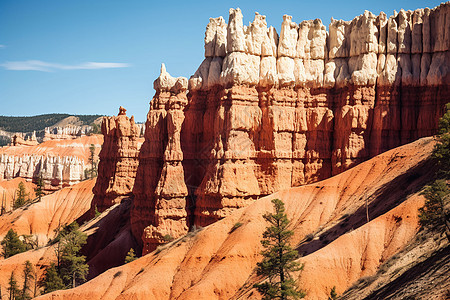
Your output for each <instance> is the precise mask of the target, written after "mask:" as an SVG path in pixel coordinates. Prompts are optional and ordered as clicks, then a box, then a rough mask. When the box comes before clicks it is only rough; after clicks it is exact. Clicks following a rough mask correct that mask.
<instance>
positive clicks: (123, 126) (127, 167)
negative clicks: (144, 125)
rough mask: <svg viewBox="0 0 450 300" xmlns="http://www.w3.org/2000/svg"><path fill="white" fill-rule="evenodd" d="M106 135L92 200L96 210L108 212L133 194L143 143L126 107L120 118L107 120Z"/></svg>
mask: <svg viewBox="0 0 450 300" xmlns="http://www.w3.org/2000/svg"><path fill="white" fill-rule="evenodd" d="M102 133H103V138H104V143H103V146H102V150H101V151H100V154H99V158H100V162H99V165H98V174H99V175H98V177H97V181H96V183H95V186H94V189H93V193H94V194H95V197H94V199H93V201H92V209H98V211H104V210H105V209H106V208H108V207H110V206H111V205H113V204H114V203H120V201H121V200H122V199H123V198H124V197H127V196H130V195H131V191H132V189H133V186H134V179H135V177H136V170H137V166H138V160H137V158H138V153H139V148H140V146H141V144H142V141H141V140H140V139H139V135H140V130H139V128H138V127H137V126H136V124H135V123H134V117H133V116H132V117H131V119H130V118H128V117H127V116H126V109H125V108H123V107H120V109H119V115H118V116H117V117H103V121H102Z"/></svg>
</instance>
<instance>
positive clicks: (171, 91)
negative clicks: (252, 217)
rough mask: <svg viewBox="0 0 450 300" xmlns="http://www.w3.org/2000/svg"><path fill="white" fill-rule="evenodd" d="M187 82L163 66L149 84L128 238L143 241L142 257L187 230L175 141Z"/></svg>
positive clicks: (182, 177) (183, 184) (184, 190)
mask: <svg viewBox="0 0 450 300" xmlns="http://www.w3.org/2000/svg"><path fill="white" fill-rule="evenodd" d="M187 84H188V81H187V79H186V78H183V77H178V78H174V77H172V76H170V74H169V73H167V71H166V68H165V66H164V64H163V65H162V66H161V74H160V76H159V78H158V79H156V80H155V82H154V84H153V86H154V88H155V90H156V94H155V96H154V97H153V99H152V101H151V102H150V106H151V107H150V111H149V113H148V115H147V122H146V130H145V142H144V143H143V145H142V147H141V150H140V154H139V169H138V173H137V177H136V182H135V186H134V189H133V194H134V197H135V200H134V206H133V209H132V211H131V224H132V229H133V234H134V235H135V237H136V238H137V239H138V240H140V239H141V237H142V240H143V246H144V250H143V251H144V253H146V252H148V251H150V250H153V249H154V247H155V245H158V244H160V243H163V242H164V241H165V240H167V239H171V238H175V237H179V236H181V235H183V234H185V233H186V232H187V230H188V222H187V210H186V207H187V206H188V205H189V202H188V201H187V196H188V188H187V184H186V182H185V174H184V169H183V165H182V161H183V150H182V148H181V138H180V136H181V129H182V125H183V122H184V119H185V117H184V109H185V106H186V105H187V103H188V99H187V97H186V89H187Z"/></svg>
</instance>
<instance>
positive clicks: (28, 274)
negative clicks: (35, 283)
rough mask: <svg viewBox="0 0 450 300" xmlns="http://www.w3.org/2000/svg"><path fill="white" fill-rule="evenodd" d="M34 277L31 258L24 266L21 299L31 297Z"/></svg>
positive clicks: (24, 299)
mask: <svg viewBox="0 0 450 300" xmlns="http://www.w3.org/2000/svg"><path fill="white" fill-rule="evenodd" d="M32 279H34V268H33V265H32V264H31V262H30V261H29V260H27V261H26V262H25V264H24V268H23V286H22V292H21V293H20V297H18V298H19V299H20V300H26V299H31V298H32V297H31V295H30V293H31V280H32Z"/></svg>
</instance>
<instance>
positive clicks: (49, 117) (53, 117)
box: [0, 114, 101, 132]
mask: <svg viewBox="0 0 450 300" xmlns="http://www.w3.org/2000/svg"><path fill="white" fill-rule="evenodd" d="M70 116H71V115H69V114H45V115H38V116H32V117H8V116H0V129H2V130H5V131H9V132H32V131H33V130H35V131H39V130H44V129H45V127H50V126H53V125H55V124H56V123H58V122H59V121H61V120H63V119H65V118H67V117H70ZM75 116H76V117H77V118H78V119H80V121H81V122H83V125H89V124H91V123H92V122H94V120H95V119H97V118H99V117H101V116H100V115H75Z"/></svg>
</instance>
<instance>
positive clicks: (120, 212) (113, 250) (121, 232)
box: [81, 198, 141, 280]
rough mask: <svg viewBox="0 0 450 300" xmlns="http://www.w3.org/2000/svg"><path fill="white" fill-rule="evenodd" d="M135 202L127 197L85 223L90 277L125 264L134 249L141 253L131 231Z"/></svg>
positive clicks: (84, 249) (83, 251) (85, 249)
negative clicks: (130, 251) (127, 256)
mask: <svg viewBox="0 0 450 300" xmlns="http://www.w3.org/2000/svg"><path fill="white" fill-rule="evenodd" d="M131 204H132V199H130V198H126V199H124V200H122V202H121V203H120V204H116V205H114V206H112V207H111V208H109V209H107V210H106V211H105V212H104V213H103V214H102V215H100V216H99V217H97V218H94V219H92V220H91V221H90V222H88V223H86V224H85V225H83V227H84V228H83V229H84V231H85V232H86V233H87V234H88V239H87V244H86V245H85V246H84V247H83V249H82V250H81V253H82V254H83V255H85V256H86V261H87V262H88V264H89V274H88V277H87V278H88V280H90V279H92V278H94V277H96V276H97V275H99V274H101V273H103V272H104V271H106V270H108V269H110V268H113V267H117V266H120V265H122V264H123V263H124V261H125V256H126V255H127V253H128V251H129V250H130V248H133V249H134V250H135V252H136V253H140V252H141V249H140V247H139V246H138V243H137V241H136V240H135V238H134V237H133V235H132V233H131V225H130V209H131Z"/></svg>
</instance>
